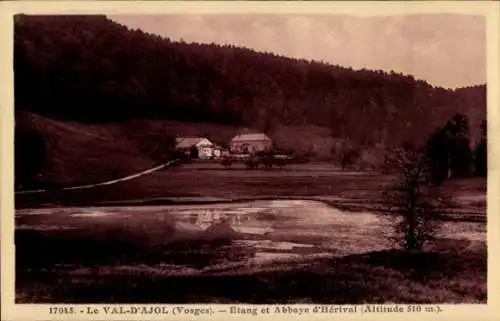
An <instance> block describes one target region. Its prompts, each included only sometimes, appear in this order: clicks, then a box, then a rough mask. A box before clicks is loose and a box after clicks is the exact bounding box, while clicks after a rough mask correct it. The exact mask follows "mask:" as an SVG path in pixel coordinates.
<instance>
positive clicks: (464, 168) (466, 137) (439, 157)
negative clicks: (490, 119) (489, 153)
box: [426, 113, 486, 184]
mask: <svg viewBox="0 0 500 321" xmlns="http://www.w3.org/2000/svg"><path fill="white" fill-rule="evenodd" d="M481 129H482V130H481V132H482V135H481V141H480V143H479V145H478V146H477V147H476V149H475V151H472V150H471V142H470V128H469V121H468V118H467V116H466V115H463V114H460V113H458V114H456V115H455V116H454V117H453V118H452V119H451V120H450V121H448V122H447V123H446V124H445V126H443V127H442V128H440V129H438V130H437V131H436V132H435V133H434V134H433V135H432V136H431V137H430V139H429V140H428V141H427V144H426V153H427V157H428V160H429V162H430V169H431V174H432V180H433V182H434V183H435V184H440V183H442V182H443V181H444V180H446V179H447V178H450V177H453V178H467V177H469V176H471V175H474V174H475V175H477V176H485V175H486V132H485V129H486V121H483V122H482V124H481Z"/></svg>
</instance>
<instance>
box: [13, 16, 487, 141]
mask: <svg viewBox="0 0 500 321" xmlns="http://www.w3.org/2000/svg"><path fill="white" fill-rule="evenodd" d="M14 28H15V29H14V31H15V32H14V67H15V104H16V109H28V110H30V111H34V112H37V113H40V114H43V115H47V116H50V117H57V118H64V119H72V120H76V121H80V122H109V121H120V120H122V119H125V118H133V117H135V118H136V117H155V118H165V119H176V120H182V121H189V122H197V121H202V122H212V123H230V124H236V125H244V126H247V127H254V128H258V129H260V130H263V131H266V132H269V131H271V130H272V128H274V126H276V125H280V124H285V125H287V124H292V125H302V124H311V125H319V126H323V127H328V128H330V129H331V132H332V135H333V137H340V138H349V139H350V140H352V141H355V142H357V143H358V144H360V145H371V144H375V143H380V142H383V143H384V144H387V145H393V144H394V145H397V144H399V143H400V142H401V141H402V140H408V139H413V140H421V139H422V137H425V135H427V134H429V133H430V132H432V131H433V130H434V128H436V127H437V126H438V125H439V124H441V123H442V122H444V121H445V120H446V119H449V118H450V117H451V116H452V115H453V114H454V113H455V112H456V111H457V110H462V111H465V112H466V113H469V110H468V109H469V106H474V109H475V110H478V111H479V113H480V114H481V113H483V114H485V102H484V96H485V95H484V90H485V86H479V87H471V88H466V89H464V90H460V91H452V90H446V89H443V88H438V87H433V86H431V85H429V84H428V83H426V82H424V81H421V80H417V79H414V78H413V77H412V76H406V75H402V74H398V73H394V72H382V71H370V70H366V69H363V70H353V69H351V68H344V67H340V66H334V65H330V64H326V63H322V62H315V61H308V60H304V59H290V58H286V57H282V56H279V55H275V54H272V53H259V52H256V51H253V50H250V49H245V48H239V47H235V46H232V45H224V46H220V45H216V44H197V43H192V44H187V43H184V42H173V41H171V40H170V39H167V38H162V37H159V36H156V35H152V34H147V33H144V32H143V31H141V30H130V29H128V28H127V27H125V26H122V25H120V24H117V23H115V22H113V21H111V20H109V19H108V18H107V17H105V16H26V15H19V16H16V18H15V27H14ZM394 133H398V134H397V135H394Z"/></svg>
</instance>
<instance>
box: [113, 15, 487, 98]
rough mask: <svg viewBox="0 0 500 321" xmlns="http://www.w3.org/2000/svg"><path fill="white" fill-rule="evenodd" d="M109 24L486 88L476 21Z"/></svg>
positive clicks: (281, 19)
mask: <svg viewBox="0 0 500 321" xmlns="http://www.w3.org/2000/svg"><path fill="white" fill-rule="evenodd" d="M109 18H110V19H112V20H114V21H116V22H119V23H121V24H124V25H126V26H128V27H130V28H133V29H136V28H140V29H142V30H143V31H145V32H149V33H155V34H158V35H161V36H164V37H168V38H170V39H172V40H180V39H183V40H184V41H185V42H188V43H189V42H200V43H217V44H224V43H228V44H234V45H238V46H243V47H247V48H252V49H255V50H257V51H266V52H274V53H276V54H280V55H284V56H287V57H294V58H305V59H313V60H322V61H325V62H328V63H331V64H335V65H341V66H344V67H352V68H354V69H361V68H367V69H382V70H386V71H389V70H394V71H395V72H401V73H404V74H411V75H413V76H414V77H415V78H418V79H423V80H426V81H427V82H429V83H430V84H432V85H434V86H441V87H445V88H456V87H462V86H470V85H476V84H482V83H485V82H486V26H485V21H486V20H485V18H484V17H481V16H470V15H452V14H448V15H445V14H439V15H438V14H436V15H408V16H403V15H398V16H387V17H381V16H374V17H359V16H358V17H356V16H347V15H284V14H279V15H270V14H267V15H265V14H253V15H249V14H239V15H237V14H232V15H228V14H226V15H213V14H212V15H208V14H204V15H202V14H199V15H195V14H184V15H181V14H175V15H174V14H172V15H165V14H162V15H128V16H109Z"/></svg>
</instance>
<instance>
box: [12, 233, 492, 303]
mask: <svg viewBox="0 0 500 321" xmlns="http://www.w3.org/2000/svg"><path fill="white" fill-rule="evenodd" d="M61 241H64V242H66V241H67V240H61ZM442 242H443V244H442V245H441V246H440V247H441V248H440V249H435V250H429V251H427V252H424V253H408V252H404V251H397V250H390V251H380V252H371V253H366V254H360V255H352V256H347V257H340V258H318V259H311V260H308V261H305V262H287V263H278V264H276V263H275V264H273V265H272V266H267V267H259V268H254V269H241V270H239V269H235V270H232V271H231V270H230V271H223V272H220V273H210V274H208V273H207V274H206V275H205V274H203V273H196V274H186V275H169V273H167V272H165V271H166V270H165V266H164V265H163V264H165V262H158V259H157V258H160V257H161V256H156V258H155V257H154V256H153V255H152V254H153V253H142V254H141V255H140V256H139V257H136V258H135V259H136V260H140V262H137V261H136V262H132V261H130V262H128V263H125V262H121V267H120V268H117V267H116V265H115V263H116V262H108V263H107V264H105V263H104V262H99V261H100V260H99V259H96V258H97V257H100V258H101V259H103V260H104V258H103V257H101V256H106V255H109V256H112V257H113V258H108V260H110V261H113V260H120V258H118V257H116V253H117V252H116V251H115V250H116V248H114V247H122V246H123V247H126V246H127V245H126V244H112V243H111V242H108V243H106V242H103V243H100V244H96V243H94V242H92V241H91V242H88V240H86V241H85V243H86V244H81V246H82V247H91V248H92V249H94V251H95V252H94V253H93V254H92V261H93V262H91V263H90V262H80V264H81V268H79V269H71V268H68V267H67V266H66V267H65V266H64V264H62V265H59V266H55V265H52V264H50V265H49V266H45V267H42V266H39V265H38V263H37V265H38V266H32V267H29V266H28V265H27V264H26V265H25V264H23V266H18V267H17V281H16V286H17V297H16V301H17V302H18V303H50V302H54V303H55V302H59V303H61V302H64V303H159V302H163V303H201V302H207V303H208V302H211V303H228V302H241V303H299V302H302V303H308V302H310V303H313V302H314V303H384V302H385V303H388V302H399V303H486V298H487V294H486V293H487V292H486V291H487V289H486V265H487V263H486V249H485V246H484V244H479V245H477V246H474V247H471V248H467V249H465V248H466V245H465V244H461V242H452V243H451V244H446V243H448V242H446V241H444V240H443V241H442ZM68 245H71V246H74V245H75V244H73V243H68ZM204 245H205V246H206V247H208V248H206V249H205V250H204V251H203V252H204V253H202V252H201V251H199V252H198V255H200V256H204V257H205V258H204V259H206V260H209V259H210V257H211V256H212V257H213V256H217V255H219V254H218V253H214V252H215V251H213V250H212V251H211V250H210V248H209V245H208V244H207V243H205V244H204ZM58 246H59V247H61V244H59V245H58ZM178 246H180V247H184V250H185V249H186V247H193V246H195V245H194V244H190V245H187V244H183V245H178ZM195 251H196V250H195ZM106 252H108V253H106ZM118 252H120V251H118ZM146 252H151V251H146ZM179 253H184V252H183V251H179ZM182 255H183V254H179V256H182ZM191 255H193V252H191ZM233 255H237V253H233ZM177 259H178V260H182V258H177ZM80 260H81V261H83V260H85V259H84V258H82V257H81V256H79V257H78V259H75V260H74V261H73V262H72V263H75V261H80ZM98 262H99V263H98ZM51 263H54V262H51Z"/></svg>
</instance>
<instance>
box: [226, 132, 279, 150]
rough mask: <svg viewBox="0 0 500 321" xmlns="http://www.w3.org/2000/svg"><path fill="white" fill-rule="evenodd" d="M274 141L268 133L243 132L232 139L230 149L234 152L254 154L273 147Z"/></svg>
mask: <svg viewBox="0 0 500 321" xmlns="http://www.w3.org/2000/svg"><path fill="white" fill-rule="evenodd" d="M272 146H273V142H272V140H271V138H269V137H268V136H267V135H266V134H263V133H254V134H241V135H237V136H235V137H234V138H233V139H232V140H231V144H230V150H231V153H233V154H252V153H255V152H259V151H265V150H269V149H271V148H272Z"/></svg>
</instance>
